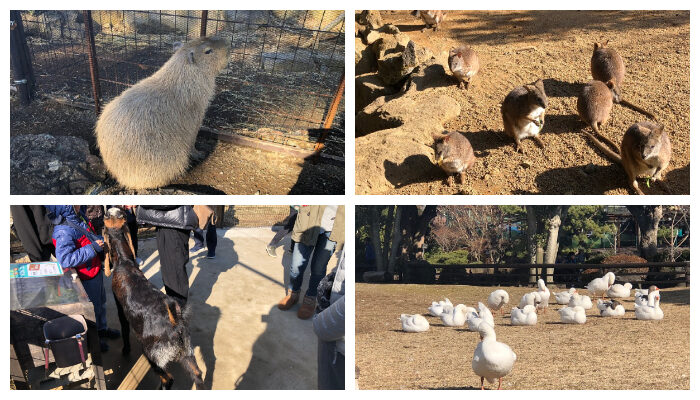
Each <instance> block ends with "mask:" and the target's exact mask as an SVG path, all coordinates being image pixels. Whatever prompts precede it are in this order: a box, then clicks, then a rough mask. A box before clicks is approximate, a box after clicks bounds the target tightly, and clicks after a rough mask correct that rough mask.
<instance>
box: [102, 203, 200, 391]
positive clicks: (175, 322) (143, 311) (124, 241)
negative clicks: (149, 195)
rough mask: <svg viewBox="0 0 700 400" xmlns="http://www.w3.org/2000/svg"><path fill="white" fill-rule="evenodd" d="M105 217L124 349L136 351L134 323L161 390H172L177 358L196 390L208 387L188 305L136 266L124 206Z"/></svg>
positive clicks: (107, 259) (107, 267)
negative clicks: (194, 344) (192, 336)
mask: <svg viewBox="0 0 700 400" xmlns="http://www.w3.org/2000/svg"><path fill="white" fill-rule="evenodd" d="M104 221H105V225H104V238H105V245H106V246H107V249H106V254H107V256H106V257H105V274H106V275H107V276H109V275H110V274H113V275H112V292H114V299H115V300H116V303H117V312H118V314H119V322H120V323H121V329H122V338H123V340H124V348H123V349H122V353H123V354H128V353H129V352H130V350H131V345H130V343H129V325H131V327H132V328H133V329H134V333H135V334H136V336H137V337H138V338H139V341H140V342H141V345H142V347H143V353H144V355H145V356H146V359H148V362H149V363H150V364H151V367H152V368H153V370H154V371H155V372H156V373H157V374H158V375H159V376H160V380H161V388H162V389H170V387H171V386H172V384H173V376H172V375H171V374H170V373H169V372H168V371H167V369H168V366H169V365H170V364H171V363H175V362H179V363H181V364H182V365H183V366H184V367H185V369H186V370H187V371H188V373H189V374H190V375H191V376H192V378H193V379H194V382H195V385H196V387H197V389H203V388H204V381H203V380H202V371H201V370H200V369H199V367H198V366H197V362H196V360H195V358H194V355H193V353H192V345H191V344H190V332H189V326H188V319H189V312H188V311H189V307H187V306H186V305H185V304H180V303H178V302H177V301H176V300H174V299H173V298H171V297H169V296H167V295H166V294H164V293H163V292H161V291H159V290H158V289H156V288H155V286H153V285H152V284H151V283H150V282H149V281H148V279H146V276H145V275H144V274H143V272H141V270H140V269H139V267H138V266H137V265H136V262H135V261H134V248H133V245H132V242H131V236H130V235H129V229H128V228H127V226H126V215H125V213H124V210H122V209H120V208H117V207H114V208H110V209H109V210H107V212H106V213H105V219H104ZM110 265H111V268H110Z"/></svg>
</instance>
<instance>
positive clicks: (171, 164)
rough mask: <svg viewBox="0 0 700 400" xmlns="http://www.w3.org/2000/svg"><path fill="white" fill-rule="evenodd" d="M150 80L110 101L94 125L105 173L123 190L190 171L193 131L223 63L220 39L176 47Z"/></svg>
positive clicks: (225, 60) (164, 182)
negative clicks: (105, 169)
mask: <svg viewBox="0 0 700 400" xmlns="http://www.w3.org/2000/svg"><path fill="white" fill-rule="evenodd" d="M174 48H175V53H174V54H173V55H172V57H170V59H169V60H168V61H167V62H166V63H165V64H163V66H162V67H161V68H160V69H159V70H158V71H156V73H154V74H153V75H151V76H150V77H148V78H146V79H144V80H142V81H140V82H138V83H137V84H135V85H134V86H132V87H131V88H129V89H127V90H125V91H124V92H123V93H122V94H121V95H119V96H118V97H117V98H115V99H114V100H112V101H111V102H109V104H107V105H106V106H105V108H104V111H102V115H100V117H99V119H98V120H97V126H96V128H95V132H96V134H97V145H98V147H99V149H100V153H101V154H102V159H103V160H104V163H105V166H106V167H107V170H109V172H110V174H112V176H113V177H114V178H116V180H117V181H118V182H119V183H120V184H121V185H123V186H124V187H126V188H130V189H147V188H157V187H161V186H165V185H167V184H169V183H170V182H172V181H173V180H174V179H176V178H177V177H179V176H181V175H182V174H183V173H184V172H185V171H186V170H187V167H188V166H189V156H190V153H191V152H192V151H193V149H194V143H195V139H196V138H197V132H198V131H199V127H200V126H201V124H202V120H203V119H204V114H205V112H206V110H207V107H208V106H209V102H210V101H211V99H212V98H213V97H214V93H215V88H216V81H215V78H216V76H217V75H218V74H219V72H221V70H223V69H224V68H225V67H226V65H227V64H228V44H227V42H226V41H225V40H223V39H217V38H197V39H194V40H192V41H190V42H188V43H185V44H179V43H176V44H175V45H174Z"/></svg>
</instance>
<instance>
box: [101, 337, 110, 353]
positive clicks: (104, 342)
mask: <svg viewBox="0 0 700 400" xmlns="http://www.w3.org/2000/svg"><path fill="white" fill-rule="evenodd" d="M100 351H101V352H103V353H106V352H108V351H109V345H108V344H107V339H105V338H100Z"/></svg>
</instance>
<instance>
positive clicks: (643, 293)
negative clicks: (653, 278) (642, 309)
mask: <svg viewBox="0 0 700 400" xmlns="http://www.w3.org/2000/svg"><path fill="white" fill-rule="evenodd" d="M657 290H659V288H658V287H656V285H651V286H649V289H635V292H634V304H635V305H638V306H644V305H647V300H648V298H649V297H648V295H649V292H652V293H653V292H654V291H657Z"/></svg>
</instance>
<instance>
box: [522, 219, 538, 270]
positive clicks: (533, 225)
mask: <svg viewBox="0 0 700 400" xmlns="http://www.w3.org/2000/svg"><path fill="white" fill-rule="evenodd" d="M525 210H526V211H527V252H528V255H529V256H530V264H535V263H536V262H537V237H536V236H537V213H536V210H535V206H525ZM536 274H537V269H536V268H530V280H529V281H530V283H535V281H536V279H535V278H536V277H535V275H536Z"/></svg>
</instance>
